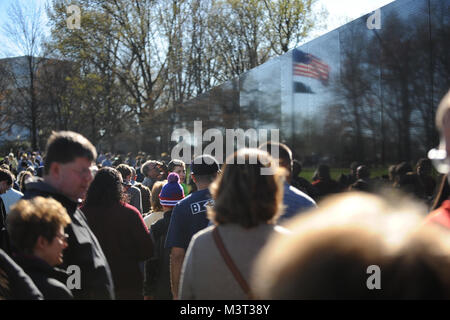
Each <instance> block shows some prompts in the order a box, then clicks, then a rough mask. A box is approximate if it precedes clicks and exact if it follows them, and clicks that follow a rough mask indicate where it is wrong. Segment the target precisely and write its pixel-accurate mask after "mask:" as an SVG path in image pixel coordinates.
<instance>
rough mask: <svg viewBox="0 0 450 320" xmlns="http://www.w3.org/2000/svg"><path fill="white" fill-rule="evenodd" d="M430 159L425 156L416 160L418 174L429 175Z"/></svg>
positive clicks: (430, 169) (430, 168)
mask: <svg viewBox="0 0 450 320" xmlns="http://www.w3.org/2000/svg"><path fill="white" fill-rule="evenodd" d="M432 169H433V168H432V164H431V160H430V159H427V158H421V159H419V161H417V165H416V172H417V174H418V175H419V176H428V175H431V171H432Z"/></svg>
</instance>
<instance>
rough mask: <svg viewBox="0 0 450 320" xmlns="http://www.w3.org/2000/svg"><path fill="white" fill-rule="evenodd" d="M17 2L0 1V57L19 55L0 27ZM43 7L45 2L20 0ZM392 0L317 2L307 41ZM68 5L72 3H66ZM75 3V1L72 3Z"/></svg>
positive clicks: (324, 0) (327, 0)
mask: <svg viewBox="0 0 450 320" xmlns="http://www.w3.org/2000/svg"><path fill="white" fill-rule="evenodd" d="M15 1H17V0H0V43H1V44H2V45H1V46H0V57H5V56H11V55H20V52H15V51H14V49H12V48H11V49H9V50H8V48H6V47H7V45H8V40H7V39H6V38H5V35H4V32H3V30H2V29H1V25H2V24H3V23H4V22H5V21H7V19H8V14H7V11H8V10H7V9H8V7H9V6H10V5H11V4H12V3H13V2H15ZM22 1H26V2H31V3H35V4H37V5H39V6H44V5H45V3H46V2H47V0H22ZM393 1H394V0H319V1H318V4H319V5H323V6H324V7H325V8H326V9H327V10H328V12H329V16H328V19H327V28H326V29H325V30H321V31H317V32H314V33H313V34H312V35H311V37H310V38H309V39H308V40H310V39H312V38H316V37H318V36H320V35H322V34H323V33H325V32H328V31H330V30H333V29H336V28H337V27H339V26H341V25H343V24H345V23H346V22H348V21H351V20H354V19H356V18H358V17H360V16H362V15H364V14H366V13H369V12H371V11H373V10H375V9H377V8H379V7H382V6H384V5H386V4H388V3H390V2H393ZM68 2H69V3H70V2H72V1H68ZM74 2H76V1H74Z"/></svg>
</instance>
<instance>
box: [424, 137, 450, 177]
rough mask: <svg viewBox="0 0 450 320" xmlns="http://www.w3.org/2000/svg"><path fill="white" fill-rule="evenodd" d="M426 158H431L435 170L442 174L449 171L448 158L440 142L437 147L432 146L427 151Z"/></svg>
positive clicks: (449, 162)
mask: <svg viewBox="0 0 450 320" xmlns="http://www.w3.org/2000/svg"><path fill="white" fill-rule="evenodd" d="M428 159H430V160H431V162H432V163H433V166H434V167H435V168H436V171H437V172H439V173H442V174H447V173H449V171H450V158H449V157H448V155H447V151H446V150H445V144H443V143H442V142H441V144H440V145H439V147H438V148H433V149H431V150H430V151H428Z"/></svg>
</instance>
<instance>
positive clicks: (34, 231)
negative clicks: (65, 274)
mask: <svg viewBox="0 0 450 320" xmlns="http://www.w3.org/2000/svg"><path fill="white" fill-rule="evenodd" d="M7 223H8V231H9V235H10V239H11V242H12V244H13V246H14V248H15V249H16V250H18V251H19V252H22V253H25V254H32V255H36V256H38V257H39V258H41V259H43V260H44V261H46V262H47V263H48V264H49V265H51V266H57V265H59V264H61V263H62V262H63V250H64V249H65V248H66V247H67V235H65V234H64V228H65V227H66V226H67V225H68V224H69V223H71V220H70V217H69V215H68V214H67V211H66V209H65V208H64V207H63V206H62V205H61V204H60V203H59V202H58V201H56V200H54V199H52V198H43V197H36V198H33V199H31V200H20V201H19V202H17V203H16V204H15V205H13V206H12V207H11V211H10V213H9V214H8V218H7Z"/></svg>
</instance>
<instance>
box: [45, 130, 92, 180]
mask: <svg viewBox="0 0 450 320" xmlns="http://www.w3.org/2000/svg"><path fill="white" fill-rule="evenodd" d="M79 157H81V158H87V159H89V160H90V161H94V160H95V159H96V158H97V151H96V149H95V147H94V146H93V145H92V143H91V142H90V141H89V140H88V139H86V138H85V137H84V136H82V135H81V134H79V133H76V132H73V131H59V132H55V131H54V132H53V133H52V135H51V136H50V138H48V141H47V150H46V155H45V163H44V173H45V174H48V173H49V172H50V166H51V164H52V163H53V162H59V163H69V162H72V161H74V160H75V159H76V158H79Z"/></svg>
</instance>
